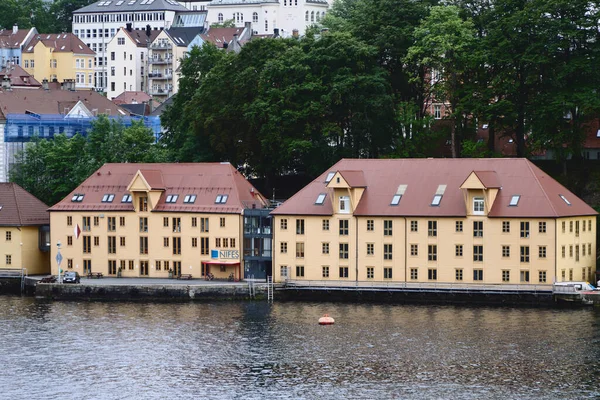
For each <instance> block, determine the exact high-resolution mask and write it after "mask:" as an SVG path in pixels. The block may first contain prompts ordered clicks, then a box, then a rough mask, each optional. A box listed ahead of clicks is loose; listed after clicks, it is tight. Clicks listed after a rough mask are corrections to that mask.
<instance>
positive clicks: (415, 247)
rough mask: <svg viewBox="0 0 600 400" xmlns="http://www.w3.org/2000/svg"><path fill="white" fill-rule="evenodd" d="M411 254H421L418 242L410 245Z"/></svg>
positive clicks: (413, 255) (414, 255)
mask: <svg viewBox="0 0 600 400" xmlns="http://www.w3.org/2000/svg"><path fill="white" fill-rule="evenodd" d="M410 255H411V256H412V257H417V256H418V255H419V245H418V244H411V245H410Z"/></svg>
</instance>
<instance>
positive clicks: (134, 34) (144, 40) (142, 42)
mask: <svg viewBox="0 0 600 400" xmlns="http://www.w3.org/2000/svg"><path fill="white" fill-rule="evenodd" d="M121 29H122V30H123V32H124V33H125V34H126V35H127V36H129V37H130V38H131V41H132V42H133V43H135V45H136V46H137V47H148V45H149V44H150V43H152V42H153V41H154V39H156V37H157V36H158V35H160V33H161V32H162V30H159V29H152V30H150V36H148V35H146V30H145V29H132V30H131V31H128V30H127V28H121Z"/></svg>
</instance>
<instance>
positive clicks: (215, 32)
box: [200, 28, 244, 47]
mask: <svg viewBox="0 0 600 400" xmlns="http://www.w3.org/2000/svg"><path fill="white" fill-rule="evenodd" d="M243 32H244V28H210V29H209V31H208V32H206V33H203V34H201V35H200V37H201V38H202V40H204V41H206V42H210V43H212V44H214V45H215V46H217V47H223V43H229V42H231V41H232V40H233V35H238V37H239V36H240V35H241V34H242V33H243Z"/></svg>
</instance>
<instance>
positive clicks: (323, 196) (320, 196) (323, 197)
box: [315, 193, 327, 205]
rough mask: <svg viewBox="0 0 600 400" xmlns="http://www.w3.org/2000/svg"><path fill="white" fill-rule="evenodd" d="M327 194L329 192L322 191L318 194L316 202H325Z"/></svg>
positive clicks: (320, 203) (319, 203)
mask: <svg viewBox="0 0 600 400" xmlns="http://www.w3.org/2000/svg"><path fill="white" fill-rule="evenodd" d="M326 196H327V194H325V193H321V194H319V195H318V196H317V201H315V204H318V205H322V204H323V203H324V202H325V197H326Z"/></svg>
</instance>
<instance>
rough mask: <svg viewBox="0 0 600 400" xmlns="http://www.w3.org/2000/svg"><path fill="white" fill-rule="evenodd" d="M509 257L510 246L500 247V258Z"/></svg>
mask: <svg viewBox="0 0 600 400" xmlns="http://www.w3.org/2000/svg"><path fill="white" fill-rule="evenodd" d="M508 257H510V246H506V245H503V246H502V258H508Z"/></svg>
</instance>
